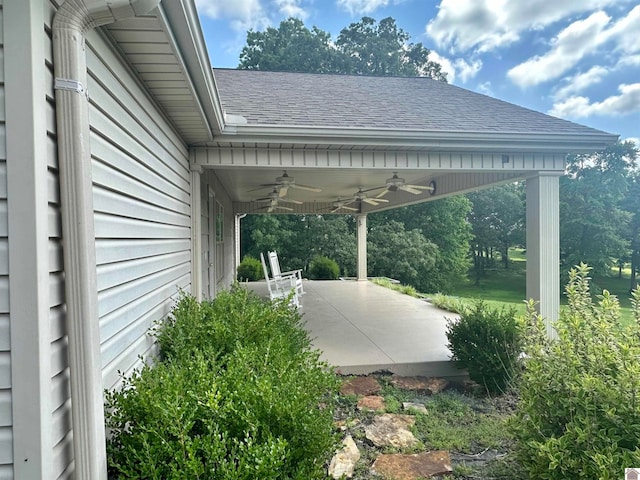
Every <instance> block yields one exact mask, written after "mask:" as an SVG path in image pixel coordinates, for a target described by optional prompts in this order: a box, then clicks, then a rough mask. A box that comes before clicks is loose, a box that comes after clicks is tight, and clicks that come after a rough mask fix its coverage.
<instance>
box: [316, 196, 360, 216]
mask: <svg viewBox="0 0 640 480" xmlns="http://www.w3.org/2000/svg"><path fill="white" fill-rule="evenodd" d="M353 202H354V199H353V198H349V199H347V200H343V199H341V198H339V197H338V199H337V200H336V201H335V202H333V203H332V204H331V207H328V208H321V209H320V210H319V211H323V210H325V211H326V210H329V213H336V212H338V211H340V210H346V211H349V212H358V211H359V210H358V209H357V208H353V207H349V206H348V205H349V204H350V203H353Z"/></svg>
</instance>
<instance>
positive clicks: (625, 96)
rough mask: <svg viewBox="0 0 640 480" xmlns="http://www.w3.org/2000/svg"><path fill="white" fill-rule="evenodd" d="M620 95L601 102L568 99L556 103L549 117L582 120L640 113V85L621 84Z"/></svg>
mask: <svg viewBox="0 0 640 480" xmlns="http://www.w3.org/2000/svg"><path fill="white" fill-rule="evenodd" d="M618 91H619V92H620V95H612V96H610V97H608V98H605V99H604V100H603V101H601V102H593V103H591V100H589V98H587V97H582V96H575V97H570V98H568V99H566V100H564V101H562V102H559V103H556V104H555V105H554V106H553V108H552V109H551V111H550V112H549V113H550V114H551V115H555V116H557V117H570V118H584V117H590V116H592V115H627V114H630V113H636V112H640V83H633V84H630V85H625V84H622V85H620V86H619V87H618Z"/></svg>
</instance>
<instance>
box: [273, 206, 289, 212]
mask: <svg viewBox="0 0 640 480" xmlns="http://www.w3.org/2000/svg"><path fill="white" fill-rule="evenodd" d="M273 208H277V209H278V210H286V211H288V212H293V208H289V207H283V206H282V205H276V206H275V207H273Z"/></svg>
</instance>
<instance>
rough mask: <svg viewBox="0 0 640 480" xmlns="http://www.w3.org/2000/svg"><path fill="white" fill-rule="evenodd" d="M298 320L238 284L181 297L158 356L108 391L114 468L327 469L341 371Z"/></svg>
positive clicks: (294, 472)
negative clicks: (213, 293)
mask: <svg viewBox="0 0 640 480" xmlns="http://www.w3.org/2000/svg"><path fill="white" fill-rule="evenodd" d="M300 320H301V319H300V315H299V314H298V313H297V312H296V311H294V310H291V309H289V308H288V307H287V305H286V302H276V303H274V304H269V303H265V302H263V301H262V300H260V299H259V298H258V297H256V296H254V295H252V294H249V293H248V292H247V291H246V290H243V289H241V288H238V287H236V288H234V289H233V291H231V292H228V293H221V294H220V295H219V296H218V297H217V298H216V300H215V301H213V302H206V303H202V304H199V303H198V302H196V301H195V300H194V299H193V298H190V297H183V298H182V299H181V300H180V301H179V302H178V304H177V305H176V306H175V308H174V310H173V314H172V318H171V319H170V321H168V322H167V323H166V324H165V325H163V326H161V327H160V329H159V331H158V332H157V340H158V343H159V345H160V349H161V354H162V361H160V362H158V363H157V364H156V365H155V366H153V367H151V366H145V367H144V368H142V369H141V370H140V371H138V372H136V373H135V374H134V375H132V376H131V377H130V378H128V379H125V380H124V384H123V388H122V389H121V390H120V391H114V392H107V394H106V397H107V398H106V407H107V412H108V413H107V426H108V428H109V429H110V430H111V432H112V436H111V438H110V440H109V442H108V454H109V465H110V470H111V472H112V474H113V475H119V476H120V477H122V478H148V479H163V480H164V479H193V478H200V479H213V478H215V479H225V480H226V479H234V480H235V479H246V480H253V479H255V478H261V479H263V478H264V479H273V480H276V479H299V480H302V479H311V478H324V472H323V464H324V462H325V461H326V459H327V457H328V456H329V455H330V453H331V452H332V451H333V449H334V448H335V446H336V438H335V437H334V434H333V423H332V408H331V405H332V398H333V395H332V392H335V391H336V390H337V380H336V377H335V376H334V375H333V374H332V373H331V372H330V370H329V369H328V367H327V365H325V364H323V363H321V362H320V361H319V353H318V352H317V351H312V350H310V340H309V338H308V335H307V333H306V332H305V331H304V330H303V329H302V328H301V327H300Z"/></svg>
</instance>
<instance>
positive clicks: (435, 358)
mask: <svg viewBox="0 0 640 480" xmlns="http://www.w3.org/2000/svg"><path fill="white" fill-rule="evenodd" d="M247 286H248V287H249V288H250V289H251V290H253V291H255V292H256V293H257V294H259V295H260V296H264V297H268V293H267V287H266V283H265V282H264V281H263V282H252V283H249V284H247ZM304 290H305V292H306V293H305V294H304V295H303V296H302V297H301V302H302V308H301V312H302V313H303V321H304V322H305V328H306V329H307V330H308V331H309V333H310V335H311V338H312V341H313V346H314V347H315V348H318V349H319V350H321V351H322V359H323V360H326V361H327V362H328V363H329V364H331V365H334V366H335V367H337V371H338V372H339V373H342V374H365V373H371V372H375V371H380V370H386V371H390V372H392V373H396V374H399V375H406V376H409V375H425V376H443V377H447V378H456V377H461V376H463V374H462V372H461V371H460V370H457V369H456V368H455V367H454V366H453V365H452V362H451V361H450V352H449V349H447V347H446V345H447V337H446V334H445V331H446V320H445V317H446V318H453V317H455V314H452V313H450V312H446V311H444V310H440V309H439V308H437V307H435V306H433V305H431V304H430V303H428V302H426V301H424V300H420V299H417V298H413V297H410V296H408V295H404V294H401V293H399V292H395V291H393V290H390V289H388V288H384V287H381V286H379V285H375V284H373V283H371V282H364V281H360V282H358V281H354V280H335V281H327V280H325V281H312V280H305V281H304Z"/></svg>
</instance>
